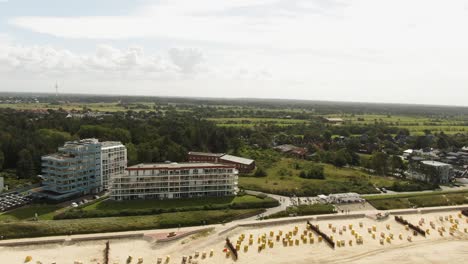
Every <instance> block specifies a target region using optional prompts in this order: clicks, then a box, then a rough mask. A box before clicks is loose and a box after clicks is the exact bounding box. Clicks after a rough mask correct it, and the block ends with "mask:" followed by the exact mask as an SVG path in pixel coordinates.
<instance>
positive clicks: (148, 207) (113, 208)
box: [56, 195, 278, 219]
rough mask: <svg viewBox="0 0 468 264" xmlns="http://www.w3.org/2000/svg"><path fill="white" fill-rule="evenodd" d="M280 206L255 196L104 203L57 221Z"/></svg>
mask: <svg viewBox="0 0 468 264" xmlns="http://www.w3.org/2000/svg"><path fill="white" fill-rule="evenodd" d="M277 205H278V201H276V200H275V199H272V198H270V197H265V198H259V197H256V196H253V195H243V196H231V197H204V198H193V199H173V200H133V201H113V200H102V201H98V202H96V203H93V204H90V205H88V206H84V207H81V208H76V209H75V208H73V209H70V210H68V211H65V212H63V213H61V214H59V215H57V217H56V219H74V218H93V217H112V216H131V215H156V214H162V213H168V212H184V211H196V210H225V209H251V208H268V207H274V206H277Z"/></svg>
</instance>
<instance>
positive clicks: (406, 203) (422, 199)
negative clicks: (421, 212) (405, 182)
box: [365, 191, 468, 210]
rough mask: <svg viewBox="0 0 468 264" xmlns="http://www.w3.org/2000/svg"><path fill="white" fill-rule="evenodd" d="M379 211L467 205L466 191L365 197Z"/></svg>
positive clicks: (467, 193)
mask: <svg viewBox="0 0 468 264" xmlns="http://www.w3.org/2000/svg"><path fill="white" fill-rule="evenodd" d="M365 198H366V200H367V201H368V202H369V203H370V204H372V206H374V207H375V208H377V209H379V210H391V209H403V208H413V207H432V206H448V205H458V204H468V191H460V192H428V193H417V194H396V195H376V196H367V197H365Z"/></svg>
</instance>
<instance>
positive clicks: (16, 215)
mask: <svg viewBox="0 0 468 264" xmlns="http://www.w3.org/2000/svg"><path fill="white" fill-rule="evenodd" d="M59 209H60V207H59V206H56V205H29V206H25V207H21V208H18V209H15V210H12V211H10V212H6V213H3V214H0V221H5V222H9V221H18V220H29V219H33V218H34V216H35V214H36V213H37V216H38V219H40V220H52V219H53V217H54V215H55V212H56V211H57V210H59Z"/></svg>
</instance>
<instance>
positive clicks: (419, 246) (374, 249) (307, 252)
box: [0, 211, 468, 264]
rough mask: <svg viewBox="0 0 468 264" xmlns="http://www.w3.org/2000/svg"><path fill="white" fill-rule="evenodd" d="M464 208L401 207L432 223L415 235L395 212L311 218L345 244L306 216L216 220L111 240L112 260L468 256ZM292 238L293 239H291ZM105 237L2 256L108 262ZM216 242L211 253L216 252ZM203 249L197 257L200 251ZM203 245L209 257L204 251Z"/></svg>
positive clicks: (6, 251) (430, 259)
mask: <svg viewBox="0 0 468 264" xmlns="http://www.w3.org/2000/svg"><path fill="white" fill-rule="evenodd" d="M459 212H460V211H449V212H438V213H427V214H408V215H402V217H403V218H404V219H405V220H407V221H408V222H410V223H412V224H413V225H416V226H419V227H420V228H421V229H423V230H428V231H429V232H428V234H427V235H426V237H424V236H422V235H414V233H413V231H412V230H411V229H409V230H407V229H406V227H405V226H404V225H402V224H400V223H398V222H397V221H395V219H394V216H390V217H389V218H387V219H385V220H380V221H377V220H374V219H371V218H369V217H364V218H353V219H330V220H317V221H312V222H311V224H313V225H318V226H319V228H320V230H321V231H322V232H323V233H325V234H327V235H329V236H333V240H334V241H335V242H337V241H340V242H341V241H344V246H336V247H335V248H334V249H333V248H332V247H331V246H329V245H328V244H326V243H325V241H321V242H320V241H319V240H320V239H319V236H318V235H317V234H316V233H314V232H312V231H311V230H307V226H306V222H305V221H303V222H296V223H286V224H274V225H270V226H262V227H238V228H235V229H233V230H231V231H229V232H226V233H222V234H220V232H222V231H223V230H224V229H226V227H222V226H216V227H214V228H213V230H212V231H210V232H203V233H200V234H196V235H191V236H187V237H184V238H180V239H177V240H175V241H171V242H155V241H154V239H153V240H151V237H150V236H146V238H141V239H118V240H110V261H109V263H119V264H123V263H127V259H128V257H129V256H131V257H132V262H131V263H138V261H139V259H140V258H141V260H143V262H142V263H157V262H158V258H159V259H160V260H161V263H182V257H183V256H185V257H187V260H188V259H189V257H191V258H192V259H191V263H215V264H219V263H246V264H247V263H249V264H254V263H255V264H261V263H390V262H391V263H464V262H465V261H466V259H468V233H467V228H468V220H467V219H468V218H467V217H465V216H462V215H459ZM457 222H458V224H457ZM431 223H432V225H431ZM350 225H351V226H350ZM455 225H456V226H455ZM455 227H456V229H455ZM451 228H452V230H451ZM295 230H297V231H295ZM439 231H440V232H439ZM280 232H281V235H280ZM289 232H291V236H290V239H289V238H288V239H286V245H285V244H284V243H283V240H284V239H285V237H286V235H287V234H289ZM450 233H451V234H450ZM242 235H243V237H244V238H243V239H242ZM400 235H401V237H400ZM250 236H252V242H251V245H249V244H250V242H249V240H250ZM277 236H279V241H277V239H278V237H277ZM301 236H303V238H305V239H302V238H301ZM373 236H375V238H373ZM226 237H229V238H230V240H231V241H232V243H233V244H234V246H235V245H236V243H237V241H238V240H241V243H240V250H239V253H238V254H239V258H238V259H237V260H234V259H233V257H232V254H231V255H230V256H227V253H226V252H224V248H225V247H226V244H225V239H226ZM359 237H361V238H362V244H357V240H358V238H359ZM259 238H260V242H259ZM409 239H410V240H411V241H409ZM262 240H263V241H265V248H264V249H261V250H260V251H259V247H262V244H263V243H264V242H262ZM289 240H291V241H292V244H289V243H290V242H289ZM296 240H297V241H296ZM106 241H107V240H99V241H88V242H79V243H68V244H67V243H64V244H49V245H34V246H17V247H0V260H1V261H0V262H1V263H7V264H17V263H18V264H19V263H25V258H26V256H31V257H32V261H31V262H30V263H44V264H45V263H48V264H49V263H57V264H62V263H63V264H69V263H71V264H75V261H77V262H76V263H83V264H88V263H93V264H96V263H101V264H102V263H103V259H104V253H103V252H104V248H105V242H106ZM382 242H383V243H382ZM296 243H298V244H296ZM246 246H247V251H245V247H246ZM212 250H213V255H212V256H210V255H211V251H212ZM197 252H198V254H199V256H198V257H196V256H195V255H196V253H197ZM204 253H205V254H206V257H203V255H204ZM168 256H169V258H168ZM38 261H39V262H38ZM187 263H189V262H188V261H187Z"/></svg>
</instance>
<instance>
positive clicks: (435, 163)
mask: <svg viewBox="0 0 468 264" xmlns="http://www.w3.org/2000/svg"><path fill="white" fill-rule="evenodd" d="M421 163H423V164H425V165H429V166H435V167H444V166H452V165H450V164H447V163H443V162H440V161H435V160H423V161H421Z"/></svg>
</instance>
